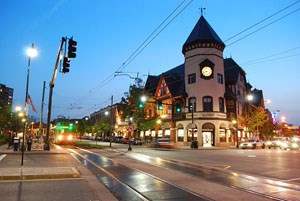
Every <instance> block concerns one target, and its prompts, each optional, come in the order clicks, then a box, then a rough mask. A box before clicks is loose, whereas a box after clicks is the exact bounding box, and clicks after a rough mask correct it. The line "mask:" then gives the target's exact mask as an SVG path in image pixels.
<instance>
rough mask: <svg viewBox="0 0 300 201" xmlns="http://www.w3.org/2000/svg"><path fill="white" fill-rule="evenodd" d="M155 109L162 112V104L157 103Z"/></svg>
mask: <svg viewBox="0 0 300 201" xmlns="http://www.w3.org/2000/svg"><path fill="white" fill-rule="evenodd" d="M157 109H158V110H162V109H163V104H162V102H161V101H159V102H158V104H157Z"/></svg>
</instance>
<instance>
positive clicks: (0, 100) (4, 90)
mask: <svg viewBox="0 0 300 201" xmlns="http://www.w3.org/2000/svg"><path fill="white" fill-rule="evenodd" d="M13 97H14V89H13V88H10V87H7V86H6V85H4V84H0V106H1V107H6V106H9V107H12V103H13Z"/></svg>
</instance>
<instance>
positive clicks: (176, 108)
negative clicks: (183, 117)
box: [175, 104, 181, 113]
mask: <svg viewBox="0 0 300 201" xmlns="http://www.w3.org/2000/svg"><path fill="white" fill-rule="evenodd" d="M175 110H176V112H177V113H180V112H181V106H180V104H176V107H175Z"/></svg>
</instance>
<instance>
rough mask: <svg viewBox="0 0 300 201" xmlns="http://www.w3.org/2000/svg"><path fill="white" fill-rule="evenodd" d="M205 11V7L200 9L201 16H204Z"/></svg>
mask: <svg viewBox="0 0 300 201" xmlns="http://www.w3.org/2000/svg"><path fill="white" fill-rule="evenodd" d="M204 10H206V8H203V7H202V6H201V8H200V11H201V16H203V13H204Z"/></svg>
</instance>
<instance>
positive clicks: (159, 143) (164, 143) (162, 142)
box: [149, 138, 175, 149]
mask: <svg viewBox="0 0 300 201" xmlns="http://www.w3.org/2000/svg"><path fill="white" fill-rule="evenodd" d="M149 147H153V148H166V149H171V148H174V147H175V143H174V141H171V140H170V139H169V138H158V139H156V140H155V141H154V142H153V143H150V144H149Z"/></svg>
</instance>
